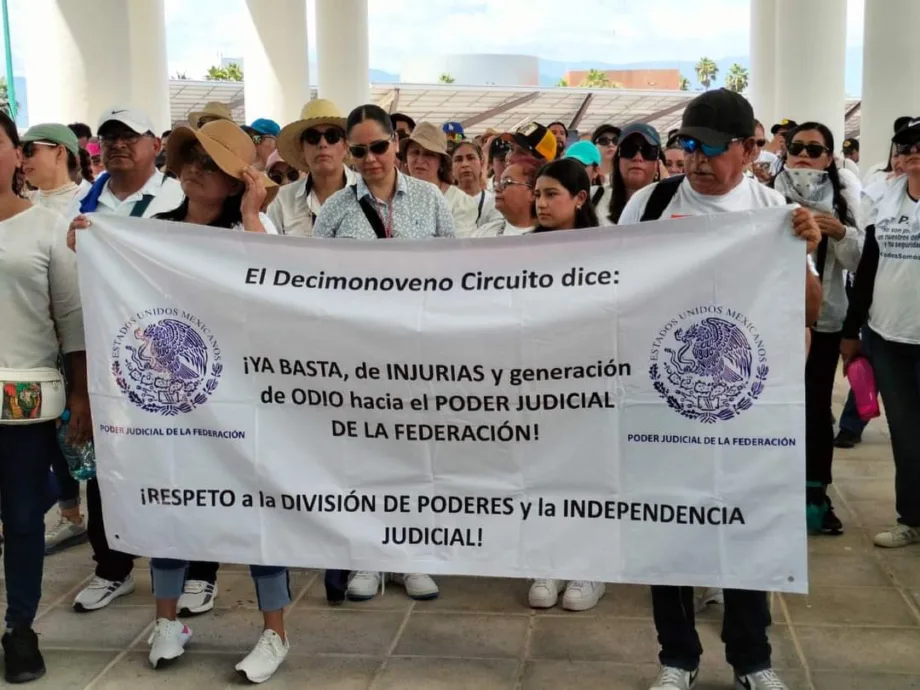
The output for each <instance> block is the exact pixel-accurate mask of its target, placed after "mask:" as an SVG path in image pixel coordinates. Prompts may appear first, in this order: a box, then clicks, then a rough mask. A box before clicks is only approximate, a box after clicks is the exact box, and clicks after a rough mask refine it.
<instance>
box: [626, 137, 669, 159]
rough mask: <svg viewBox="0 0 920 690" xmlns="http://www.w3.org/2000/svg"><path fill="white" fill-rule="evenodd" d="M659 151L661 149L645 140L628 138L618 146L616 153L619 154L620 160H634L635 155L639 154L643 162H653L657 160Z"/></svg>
mask: <svg viewBox="0 0 920 690" xmlns="http://www.w3.org/2000/svg"><path fill="white" fill-rule="evenodd" d="M660 151H661V149H660V148H659V147H658V146H655V145H654V144H650V143H648V142H647V141H645V139H640V138H633V137H630V138H629V139H627V140H626V141H624V142H623V143H622V144H620V148H619V149H618V150H617V153H619V154H620V159H621V160H622V159H623V158H626V159H632V158H635V157H636V154H637V153H641V154H642V158H644V159H645V160H647V161H655V160H658V156H659V155H660Z"/></svg>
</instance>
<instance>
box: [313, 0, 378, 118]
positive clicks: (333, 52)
mask: <svg viewBox="0 0 920 690" xmlns="http://www.w3.org/2000/svg"><path fill="white" fill-rule="evenodd" d="M316 59H317V73H318V76H319V96H320V98H328V99H329V100H331V101H332V102H333V103H335V104H336V105H337V106H338V107H339V110H341V111H342V113H343V114H345V115H347V114H348V113H349V112H350V111H351V110H352V109H353V108H356V107H357V106H359V105H362V104H364V103H369V102H370V76H369V46H368V33H367V0H316Z"/></svg>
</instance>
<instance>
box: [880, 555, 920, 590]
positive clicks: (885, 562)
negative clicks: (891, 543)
mask: <svg viewBox="0 0 920 690" xmlns="http://www.w3.org/2000/svg"><path fill="white" fill-rule="evenodd" d="M898 551H899V553H897V554H893V553H891V554H889V553H888V552H885V553H883V554H881V562H882V567H883V568H885V569H886V570H888V571H889V572H891V573H892V574H893V575H894V577H895V580H896V582H897V583H898V584H899V585H900V586H902V587H913V588H914V589H920V549H910V550H907V549H898Z"/></svg>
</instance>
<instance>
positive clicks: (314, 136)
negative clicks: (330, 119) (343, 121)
mask: <svg viewBox="0 0 920 690" xmlns="http://www.w3.org/2000/svg"><path fill="white" fill-rule="evenodd" d="M344 138H345V132H343V131H342V130H341V129H336V128H335V127H332V128H330V129H327V130H325V131H323V132H321V131H320V130H318V129H312V128H311V129H308V130H305V131H304V133H303V135H301V137H300V140H301V141H304V142H306V143H308V144H309V145H310V146H316V145H318V144H319V142H320V139H325V140H326V143H327V144H329V145H330V146H333V145H335V144H338V143H339V142H340V141H342V139H344Z"/></svg>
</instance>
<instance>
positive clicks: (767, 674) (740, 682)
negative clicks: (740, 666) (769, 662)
mask: <svg viewBox="0 0 920 690" xmlns="http://www.w3.org/2000/svg"><path fill="white" fill-rule="evenodd" d="M735 690H789V687H788V686H787V685H786V684H785V683H784V682H783V681H781V680H780V679H779V676H778V675H776V671H774V670H773V669H772V668H768V669H767V670H765V671H758V672H757V673H749V674H748V675H746V676H737V675H736V676H735Z"/></svg>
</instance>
